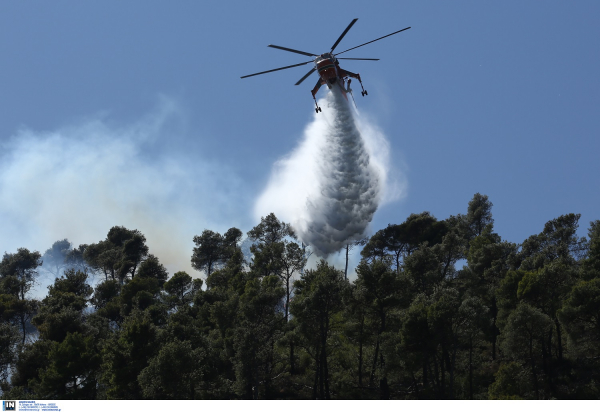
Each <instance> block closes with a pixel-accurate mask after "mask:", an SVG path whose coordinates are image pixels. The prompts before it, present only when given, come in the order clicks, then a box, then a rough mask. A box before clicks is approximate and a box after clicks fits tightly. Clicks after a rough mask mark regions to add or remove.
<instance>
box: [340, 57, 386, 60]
mask: <svg viewBox="0 0 600 412" xmlns="http://www.w3.org/2000/svg"><path fill="white" fill-rule="evenodd" d="M336 59H338V60H379V59H359V58H357V57H336Z"/></svg>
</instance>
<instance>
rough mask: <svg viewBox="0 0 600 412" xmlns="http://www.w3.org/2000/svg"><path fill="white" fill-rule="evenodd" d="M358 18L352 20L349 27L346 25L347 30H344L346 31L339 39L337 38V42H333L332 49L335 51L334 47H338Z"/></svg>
mask: <svg viewBox="0 0 600 412" xmlns="http://www.w3.org/2000/svg"><path fill="white" fill-rule="evenodd" d="M356 20H358V19H354V20H352V21H351V22H350V24H349V25H348V27H346V30H344V32H343V33H342V35H341V36H340V37H339V39H337V41H336V42H335V43H333V46H331V51H333V49H335V48H336V47H337V45H338V44H339V43H340V42H341V41H342V39H343V38H344V36H345V35H346V33H348V30H350V28H352V26H354V23H356ZM330 53H331V52H330Z"/></svg>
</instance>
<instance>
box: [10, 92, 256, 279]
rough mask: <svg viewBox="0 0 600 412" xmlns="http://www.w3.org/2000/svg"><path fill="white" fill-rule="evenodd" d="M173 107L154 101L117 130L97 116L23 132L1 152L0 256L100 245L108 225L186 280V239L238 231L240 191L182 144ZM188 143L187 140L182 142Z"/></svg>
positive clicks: (220, 169)
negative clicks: (133, 236) (134, 237)
mask: <svg viewBox="0 0 600 412" xmlns="http://www.w3.org/2000/svg"><path fill="white" fill-rule="evenodd" d="M181 117H182V114H181V110H180V108H179V107H178V105H177V103H176V102H174V101H172V100H169V99H166V98H164V99H162V100H161V101H160V103H159V104H158V105H157V107H156V108H155V109H154V110H152V111H151V112H150V113H148V114H146V115H145V116H142V117H141V118H140V119H138V120H136V121H133V122H130V123H129V124H125V125H116V124H114V122H113V121H112V120H111V119H110V117H109V116H108V115H106V114H100V115H96V116H92V117H89V118H87V119H84V120H81V121H79V122H77V123H76V124H72V125H68V126H65V127H61V128H58V129H57V130H54V131H36V130H31V129H29V128H22V129H21V130H19V131H17V132H16V133H15V134H14V135H13V136H11V137H10V138H8V139H5V140H4V141H3V142H2V143H0V144H1V146H0V149H1V150H0V223H1V224H0V253H3V252H9V253H14V252H16V250H17V248H19V247H26V248H28V249H30V250H38V251H40V252H41V253H42V254H43V253H44V252H45V250H46V249H48V248H49V247H50V246H51V245H52V244H53V243H54V242H55V241H57V240H60V239H64V238H68V239H69V241H71V242H72V244H73V246H75V247H76V246H77V245H79V244H82V243H88V244H89V243H95V242H98V241H100V240H103V239H105V238H106V234H107V233H108V230H109V229H110V228H111V227H112V226H117V225H119V226H125V227H126V228H128V229H138V230H140V231H141V232H142V233H143V234H144V235H145V236H146V239H147V245H148V246H149V248H150V253H153V254H154V255H156V256H157V257H158V258H159V259H160V261H161V263H163V264H164V265H165V266H166V267H167V269H168V270H169V272H170V273H171V274H172V273H173V272H175V271H178V270H185V271H186V272H188V273H189V274H190V275H192V276H197V275H198V273H197V272H195V271H193V270H192V269H191V264H190V258H191V254H192V248H193V241H192V239H193V236H194V235H197V234H200V233H201V232H202V230H204V229H206V228H210V229H213V230H217V231H223V230H226V229H227V228H229V227H230V226H231V225H236V224H237V225H239V224H242V223H245V222H240V221H239V220H240V218H239V216H244V215H247V211H246V210H247V209H242V208H244V207H248V206H244V201H243V199H244V198H247V197H248V194H246V193H245V188H244V187H245V186H244V185H243V184H242V182H241V181H240V179H239V178H238V177H237V176H236V175H234V174H233V173H231V172H230V171H229V170H228V169H227V168H226V167H224V166H223V165H222V164H220V163H219V162H217V161H215V160H208V155H207V154H205V153H202V152H200V151H199V150H190V147H191V146H189V145H188V146H184V145H182V142H184V141H185V140H186V139H188V140H190V139H189V138H190V137H189V136H187V137H185V138H181V135H182V134H184V133H185V130H184V129H185V128H184V127H183V126H182V123H185V122H182V121H181ZM193 138H196V139H197V137H193V136H192V137H191V139H193Z"/></svg>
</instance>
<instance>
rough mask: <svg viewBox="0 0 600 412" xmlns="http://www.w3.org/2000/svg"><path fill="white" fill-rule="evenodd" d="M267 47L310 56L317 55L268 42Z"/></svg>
mask: <svg viewBox="0 0 600 412" xmlns="http://www.w3.org/2000/svg"><path fill="white" fill-rule="evenodd" d="M268 47H272V48H274V49H280V50H285V51H289V52H292V53H298V54H303V55H305V56H311V57H312V56H317V55H316V54H313V53H307V52H303V51H300V50H294V49H289V48H287V47H281V46H275V45H274V44H269V46H268Z"/></svg>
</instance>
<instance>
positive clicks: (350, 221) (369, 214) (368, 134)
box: [255, 87, 402, 256]
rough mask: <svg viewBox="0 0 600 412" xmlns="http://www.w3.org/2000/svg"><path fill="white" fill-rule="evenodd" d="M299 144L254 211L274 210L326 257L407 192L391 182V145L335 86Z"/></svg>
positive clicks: (278, 166)
mask: <svg viewBox="0 0 600 412" xmlns="http://www.w3.org/2000/svg"><path fill="white" fill-rule="evenodd" d="M319 104H320V105H321V106H322V109H323V111H322V112H321V113H318V114H315V116H314V119H313V121H312V123H311V124H309V125H308V127H307V128H306V130H305V133H304V138H303V140H302V141H301V143H300V145H299V146H298V147H297V148H296V149H295V150H294V151H293V152H292V153H291V154H290V155H289V156H287V157H285V158H283V159H281V160H279V161H277V162H276V164H275V165H274V166H273V171H272V174H271V178H270V180H269V183H268V185H267V187H266V189H265V190H264V192H263V193H262V194H261V196H260V197H259V199H258V200H257V202H256V205H255V216H256V218H259V217H260V216H265V215H266V214H268V213H270V212H274V213H275V215H276V216H277V217H279V218H280V219H282V220H283V221H286V222H290V223H291V224H292V226H293V227H294V229H295V230H296V232H297V234H298V235H299V237H300V239H301V240H302V241H303V242H305V243H307V244H309V245H311V246H312V247H313V249H314V250H315V252H316V253H317V254H318V255H319V256H327V255H329V254H331V253H334V252H336V251H338V250H340V249H341V248H343V247H344V246H345V245H346V244H347V243H349V242H351V241H352V240H356V239H358V238H360V237H361V236H362V235H363V234H365V232H366V231H367V228H368V226H369V223H370V222H371V220H372V218H373V215H374V213H375V211H376V210H377V208H378V206H379V205H381V204H382V203H383V202H385V201H390V200H393V199H395V198H397V197H398V196H399V195H401V194H402V189H401V188H400V186H399V185H390V184H389V182H388V170H389V159H388V158H389V144H388V142H387V140H386V139H385V137H384V136H383V134H382V133H381V132H380V131H379V130H378V129H377V128H376V127H375V126H373V125H372V124H371V123H370V122H369V121H367V120H366V119H365V118H363V117H361V116H360V115H358V114H357V115H356V116H355V115H354V114H353V111H352V108H351V107H350V105H349V103H348V101H347V100H346V99H345V98H344V97H343V95H342V93H341V91H340V90H339V89H338V88H337V87H334V88H333V89H332V90H331V91H330V92H329V93H328V94H327V96H326V98H325V99H322V100H320V101H319Z"/></svg>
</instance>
